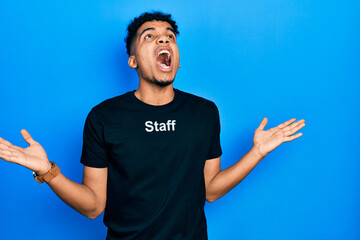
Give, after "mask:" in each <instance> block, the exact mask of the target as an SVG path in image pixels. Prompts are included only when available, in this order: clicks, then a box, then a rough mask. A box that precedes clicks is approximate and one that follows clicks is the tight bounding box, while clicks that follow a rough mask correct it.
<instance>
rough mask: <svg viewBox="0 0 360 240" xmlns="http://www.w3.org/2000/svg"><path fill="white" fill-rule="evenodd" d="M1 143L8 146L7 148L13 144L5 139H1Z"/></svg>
mask: <svg viewBox="0 0 360 240" xmlns="http://www.w3.org/2000/svg"><path fill="white" fill-rule="evenodd" d="M0 143H2V144H4V145H6V146H11V145H12V144H11V143H10V142H9V141H6V140H5V139H3V138H1V137H0Z"/></svg>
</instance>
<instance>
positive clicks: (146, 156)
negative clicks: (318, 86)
mask: <svg viewBox="0 0 360 240" xmlns="http://www.w3.org/2000/svg"><path fill="white" fill-rule="evenodd" d="M178 33H179V32H178V29H177V25H176V23H175V21H173V20H172V19H171V15H167V14H163V13H161V12H153V13H144V14H142V15H141V16H140V17H138V18H135V19H134V20H133V21H132V23H131V24H130V25H129V26H128V36H127V38H126V46H127V52H128V54H129V61H128V64H129V66H130V67H131V68H134V69H135V70H136V71H137V73H138V76H139V87H138V89H137V90H136V91H132V92H128V93H126V94H123V95H121V96H118V97H115V98H112V99H108V100H106V101H104V102H102V103H101V104H99V105H97V106H95V107H94V108H93V109H92V110H91V112H90V113H89V115H88V117H87V120H86V123H85V128H84V142H83V152H82V156H81V162H82V163H83V164H84V171H83V182H82V184H78V183H76V182H73V181H71V180H70V179H68V178H66V177H65V176H64V175H63V174H62V173H61V172H60V170H59V168H58V166H57V165H56V164H55V163H53V162H49V161H48V158H47V155H46V152H45V151H44V149H43V148H42V147H41V145H40V144H39V143H37V142H36V141H35V140H33V139H32V137H31V136H30V134H29V133H28V132H27V131H26V130H22V131H21V134H22V136H23V138H24V139H25V141H27V142H28V143H29V144H30V146H29V147H28V148H25V149H23V148H20V147H17V146H14V145H12V144H11V143H10V142H8V141H6V140H4V139H2V138H0V158H2V159H4V160H5V161H9V162H13V163H17V164H20V165H22V166H24V167H27V168H29V169H31V170H33V171H34V173H35V177H36V179H37V180H38V181H39V182H47V183H48V185H49V186H50V187H51V189H52V190H53V191H54V192H55V193H56V194H57V195H58V196H59V197H60V198H61V199H62V200H63V201H65V202H66V203H67V204H68V205H69V206H71V207H72V208H74V209H75V210H77V211H78V212H80V213H81V214H83V215H85V216H86V217H88V218H91V219H94V218H96V217H98V216H99V215H100V214H101V213H102V212H103V211H104V210H105V215H104V223H105V225H106V226H107V227H108V234H107V239H147V240H148V239H193V240H199V239H207V227H206V219H205V215H204V204H205V199H206V200H207V201H209V202H213V201H215V200H217V199H219V198H220V197H222V196H224V195H225V194H226V193H227V192H228V191H230V190H231V189H232V188H234V187H235V186H236V185H237V184H238V183H239V182H241V181H242V179H244V178H245V177H246V176H247V175H248V174H249V172H250V171H251V170H252V169H253V168H254V167H255V166H256V165H257V164H258V163H259V162H260V161H261V160H262V159H263V158H264V157H265V156H266V155H267V154H268V153H269V152H271V151H272V150H274V149H275V148H276V147H277V146H279V145H280V144H281V143H283V142H286V141H292V140H294V139H296V138H298V137H300V136H301V135H302V134H301V133H298V134H295V135H293V134H294V133H296V132H297V131H298V130H300V129H301V128H302V127H304V126H305V124H304V120H300V121H297V122H295V119H291V120H289V121H286V122H284V123H283V124H280V125H279V126H277V127H275V128H272V129H269V130H267V131H264V130H263V129H264V127H265V126H266V123H267V119H266V118H264V119H263V120H262V122H261V124H260V126H259V127H258V128H257V129H256V131H255V135H254V139H253V143H254V144H253V147H252V148H251V150H250V151H249V152H248V153H247V154H245V156H243V157H242V158H241V159H240V160H239V161H238V162H236V163H235V164H234V165H233V166H231V167H229V168H227V169H224V170H221V168H220V155H221V154H222V151H221V146H220V137H219V134H220V123H219V114H218V110H217V108H216V106H215V104H214V103H212V102H210V101H208V100H205V99H203V98H200V97H197V96H194V95H191V94H188V93H185V92H182V91H179V90H177V89H174V88H173V81H174V79H175V76H176V72H177V70H178V68H179V67H180V55H179V50H178V47H177V42H176V36H177V34H178Z"/></svg>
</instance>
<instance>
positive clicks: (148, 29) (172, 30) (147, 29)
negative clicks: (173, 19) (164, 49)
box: [139, 27, 176, 38]
mask: <svg viewBox="0 0 360 240" xmlns="http://www.w3.org/2000/svg"><path fill="white" fill-rule="evenodd" d="M150 30H155V28H153V27H150V28H145V29H144V30H143V31H142V32H141V33H140V35H139V38H141V35H143V33H144V32H146V31H150ZM166 30H169V31H171V32H173V33H174V34H175V35H176V33H175V31H174V29H172V28H169V27H167V28H166Z"/></svg>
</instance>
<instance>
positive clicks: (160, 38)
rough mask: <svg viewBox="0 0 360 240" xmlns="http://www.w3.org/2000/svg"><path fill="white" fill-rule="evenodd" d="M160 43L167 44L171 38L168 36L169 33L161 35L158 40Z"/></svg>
mask: <svg viewBox="0 0 360 240" xmlns="http://www.w3.org/2000/svg"><path fill="white" fill-rule="evenodd" d="M157 42H158V43H161V44H164V43H165V44H167V43H169V39H168V37H167V35H161V36H159V38H158V40H157Z"/></svg>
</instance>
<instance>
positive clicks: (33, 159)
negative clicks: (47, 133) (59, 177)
mask: <svg viewBox="0 0 360 240" xmlns="http://www.w3.org/2000/svg"><path fill="white" fill-rule="evenodd" d="M21 135H22V136H23V138H24V140H25V141H26V142H27V143H28V144H29V145H30V146H29V147H27V148H21V147H18V146H15V145H12V144H11V143H10V142H8V141H6V140H5V139H3V138H1V137H0V158H2V159H4V160H5V161H7V162H12V163H16V164H19V165H21V166H24V167H26V168H28V169H30V170H32V171H35V172H36V173H37V174H38V175H42V174H44V173H46V172H48V171H49V170H50V168H51V164H50V162H49V160H48V158H47V155H46V152H45V150H44V149H43V147H42V146H41V145H40V144H39V143H38V142H36V141H35V140H34V139H32V137H31V136H30V134H29V133H28V132H27V131H26V130H25V129H23V130H21Z"/></svg>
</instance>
